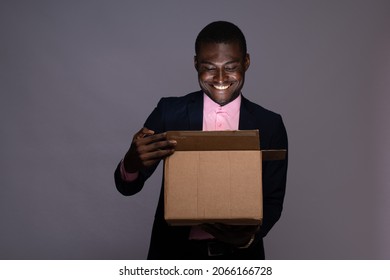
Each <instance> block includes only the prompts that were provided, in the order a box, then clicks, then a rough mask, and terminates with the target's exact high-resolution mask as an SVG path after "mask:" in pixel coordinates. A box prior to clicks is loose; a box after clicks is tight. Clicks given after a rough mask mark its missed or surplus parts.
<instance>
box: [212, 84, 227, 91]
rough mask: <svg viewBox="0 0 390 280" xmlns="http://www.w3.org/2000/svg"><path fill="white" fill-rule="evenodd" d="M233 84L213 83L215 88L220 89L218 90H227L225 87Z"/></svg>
mask: <svg viewBox="0 0 390 280" xmlns="http://www.w3.org/2000/svg"><path fill="white" fill-rule="evenodd" d="M230 86H231V84H229V85H225V86H224V85H213V87H214V88H216V89H218V90H225V89H228V88H229V87H230Z"/></svg>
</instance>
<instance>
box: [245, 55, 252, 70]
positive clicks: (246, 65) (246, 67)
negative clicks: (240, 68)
mask: <svg viewBox="0 0 390 280" xmlns="http://www.w3.org/2000/svg"><path fill="white" fill-rule="evenodd" d="M250 64H251V58H250V56H249V53H247V54H246V55H245V58H244V67H245V68H244V69H245V71H246V70H248V68H249V65H250Z"/></svg>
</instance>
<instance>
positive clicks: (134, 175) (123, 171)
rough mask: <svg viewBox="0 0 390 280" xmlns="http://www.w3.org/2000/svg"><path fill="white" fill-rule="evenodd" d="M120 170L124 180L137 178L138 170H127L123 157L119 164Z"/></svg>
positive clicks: (129, 180) (131, 180) (130, 180)
mask: <svg viewBox="0 0 390 280" xmlns="http://www.w3.org/2000/svg"><path fill="white" fill-rule="evenodd" d="M120 171H121V177H122V180H123V181H125V182H134V181H135V180H137V178H138V175H139V172H138V171H137V172H127V171H126V169H125V164H124V163H123V159H122V160H121V164H120Z"/></svg>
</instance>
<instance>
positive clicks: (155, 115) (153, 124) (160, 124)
mask: <svg viewBox="0 0 390 280" xmlns="http://www.w3.org/2000/svg"><path fill="white" fill-rule="evenodd" d="M163 108H164V98H162V99H161V100H160V101H159V103H158V104H157V107H156V108H155V109H154V110H153V112H152V113H151V114H150V115H149V117H148V118H147V120H146V122H145V124H144V126H145V127H147V128H149V129H151V130H153V131H155V133H156V134H157V133H161V132H163V131H164V118H163V113H162V112H163ZM157 166H158V163H157V164H156V165H155V166H153V167H151V168H149V169H147V170H144V171H140V172H139V176H138V178H137V179H136V180H135V181H133V182H126V181H124V180H123V179H122V176H121V173H120V163H119V164H118V166H117V168H116V169H115V172H114V179H115V186H116V188H117V190H118V191H119V192H120V193H121V194H123V195H126V196H129V195H134V194H136V193H138V192H139V191H141V190H142V188H143V186H144V184H145V181H146V180H147V179H148V178H149V177H150V176H151V175H152V174H153V172H154V171H155V170H156V168H157Z"/></svg>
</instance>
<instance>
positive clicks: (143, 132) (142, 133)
mask: <svg viewBox="0 0 390 280" xmlns="http://www.w3.org/2000/svg"><path fill="white" fill-rule="evenodd" d="M153 134H154V131H153V130H150V129H148V128H147V127H143V128H141V129H140V130H139V131H138V132H137V133H136V134H135V136H134V139H142V138H144V137H146V136H150V135H153Z"/></svg>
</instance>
